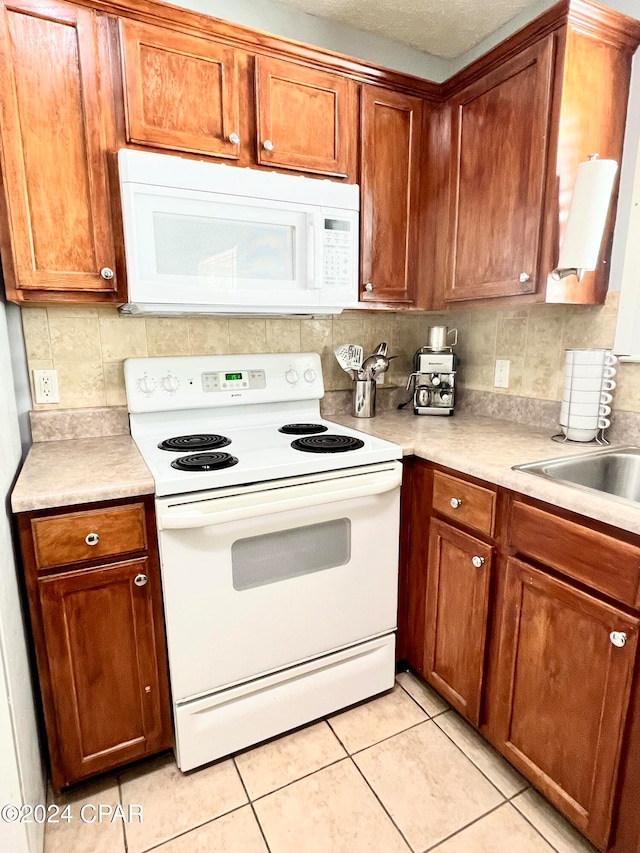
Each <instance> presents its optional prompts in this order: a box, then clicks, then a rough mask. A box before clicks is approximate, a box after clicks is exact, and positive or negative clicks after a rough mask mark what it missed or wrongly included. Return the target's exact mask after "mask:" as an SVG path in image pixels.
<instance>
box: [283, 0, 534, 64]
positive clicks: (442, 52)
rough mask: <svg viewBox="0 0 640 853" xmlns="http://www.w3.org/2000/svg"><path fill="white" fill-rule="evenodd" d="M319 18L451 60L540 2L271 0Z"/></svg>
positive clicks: (503, 0)
mask: <svg viewBox="0 0 640 853" xmlns="http://www.w3.org/2000/svg"><path fill="white" fill-rule="evenodd" d="M277 2H279V3H281V4H282V5H284V6H288V7H289V8H291V9H298V10H299V11H301V12H307V13H308V14H310V15H316V16H317V17H320V18H328V19H329V20H331V21H336V22H337V23H341V24H348V25H349V26H351V27H354V28H355V29H358V30H364V31H365V32H369V33H374V34H376V35H379V36H383V37H385V38H388V39H391V40H392V41H397V42H401V43H402V44H407V45H410V46H411V47H415V48H417V49H418V50H422V51H425V52H426V53H431V54H433V55H434V56H442V57H444V58H446V59H452V58H454V57H456V56H459V55H460V54H461V53H464V52H465V51H467V50H469V49H470V48H472V47H474V45H476V44H478V43H479V42H481V41H482V39H484V38H486V36H488V35H490V34H491V33H493V32H495V30H497V29H498V27H500V26H502V24H505V23H506V22H507V21H509V20H511V18H513V17H514V16H515V15H517V14H518V13H519V12H522V11H523V10H525V9H528V8H529V7H531V6H538V5H539V3H540V0H480V2H478V0H277Z"/></svg>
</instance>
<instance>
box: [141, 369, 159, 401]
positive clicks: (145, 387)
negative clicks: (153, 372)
mask: <svg viewBox="0 0 640 853" xmlns="http://www.w3.org/2000/svg"><path fill="white" fill-rule="evenodd" d="M138 388H139V389H140V391H142V393H143V394H144V395H145V397H150V396H151V395H152V394H153V392H154V391H155V389H156V380H155V379H152V378H151V377H150V376H147V374H146V373H145V375H144V376H141V377H140V379H138Z"/></svg>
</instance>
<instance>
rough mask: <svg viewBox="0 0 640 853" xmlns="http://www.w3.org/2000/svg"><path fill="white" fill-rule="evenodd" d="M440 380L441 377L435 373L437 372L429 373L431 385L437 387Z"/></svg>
mask: <svg viewBox="0 0 640 853" xmlns="http://www.w3.org/2000/svg"><path fill="white" fill-rule="evenodd" d="M440 382H441V379H440V377H439V376H438V374H437V373H433V374H432V375H431V384H432V385H435V386H436V387H437V386H438V385H439V384H440Z"/></svg>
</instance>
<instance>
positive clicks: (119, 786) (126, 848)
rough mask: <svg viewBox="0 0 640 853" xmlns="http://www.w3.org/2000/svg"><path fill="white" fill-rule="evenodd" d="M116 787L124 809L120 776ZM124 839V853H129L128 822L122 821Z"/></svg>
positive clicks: (117, 777) (117, 778)
mask: <svg viewBox="0 0 640 853" xmlns="http://www.w3.org/2000/svg"><path fill="white" fill-rule="evenodd" d="M116 785H117V786H118V800H119V801H120V805H121V806H122V808H123V809H124V803H123V802H122V784H121V783H120V774H119V773H118V775H117V776H116ZM122 838H123V841H124V853H129V842H128V841H127V824H126V821H124V820H123V821H122Z"/></svg>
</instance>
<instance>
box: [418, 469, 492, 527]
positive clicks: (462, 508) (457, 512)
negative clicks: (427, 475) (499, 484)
mask: <svg viewBox="0 0 640 853" xmlns="http://www.w3.org/2000/svg"><path fill="white" fill-rule="evenodd" d="M433 508H434V510H436V511H437V512H439V513H440V514H441V515H445V516H447V518H450V519H452V520H453V521H458V522H460V524H464V525H465V526H466V527H471V528H472V529H473V530H477V531H478V532H479V533H484V534H486V535H487V536H492V535H493V531H494V527H495V516H496V493H495V492H494V491H492V490H491V489H489V488H484V487H483V486H477V485H476V484H475V483H469V482H467V481H466V480H461V479H460V478H458V477H452V476H450V475H449V474H444V473H442V472H441V471H434V474H433Z"/></svg>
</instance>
